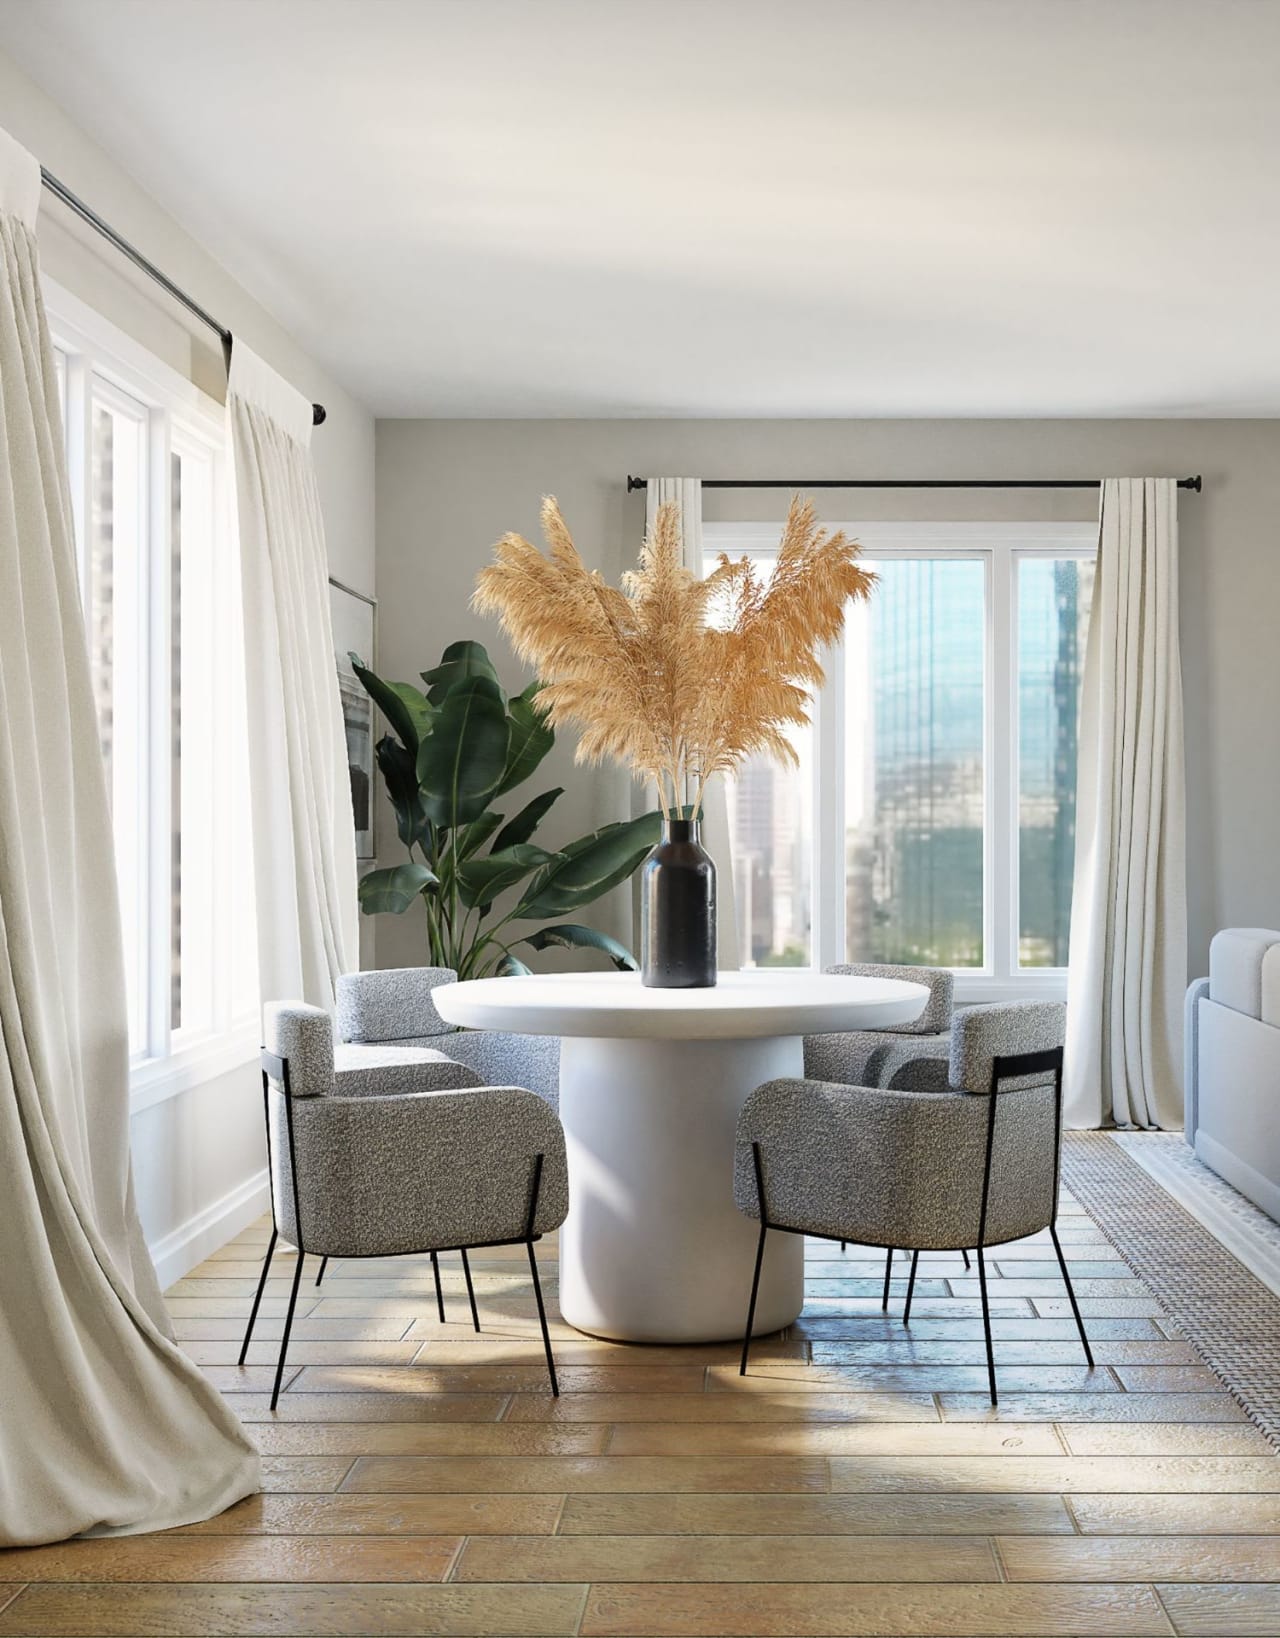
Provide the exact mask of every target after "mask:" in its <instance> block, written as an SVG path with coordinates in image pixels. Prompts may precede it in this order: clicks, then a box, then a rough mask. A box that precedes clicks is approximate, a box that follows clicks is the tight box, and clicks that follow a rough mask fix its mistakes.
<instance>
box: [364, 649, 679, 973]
mask: <svg viewBox="0 0 1280 1638" xmlns="http://www.w3.org/2000/svg"><path fill="white" fill-rule="evenodd" d="M351 663H352V665H353V666H354V667H355V673H356V676H357V677H359V679H360V681H361V683H362V684H363V685H364V688H365V690H366V692H367V693H368V694H369V696H370V698H371V699H372V700H373V701H374V703H375V704H376V705H377V706H378V708H379V710H380V711H381V712H382V714H383V716H384V717H385V718H386V720H387V723H388V725H389V727H390V728H391V733H390V734H387V735H386V736H385V737H384V738H382V739H381V740H379V741H378V745H377V748H376V755H377V759H378V768H379V770H380V771H381V773H382V778H383V781H384V783H385V784H386V787H387V794H388V796H389V797H390V798H391V804H392V806H393V807H394V809H395V814H396V829H397V831H398V832H399V835H400V840H401V841H402V842H403V843H404V845H405V847H406V848H407V849H408V852H409V860H408V863H406V864H400V865H394V866H392V867H391V868H390V869H385V870H372V871H370V872H369V874H368V875H367V876H365V877H364V879H363V880H362V881H361V883H360V906H361V909H362V910H363V911H364V912H365V914H366V915H375V914H378V913H380V912H383V911H393V912H395V913H396V914H403V913H404V911H406V910H408V909H409V907H410V906H411V905H412V904H413V903H414V902H415V901H416V900H418V899H421V900H422V902H423V904H424V905H425V907H426V914H427V942H428V948H429V951H430V959H431V961H432V962H433V963H434V964H435V965H437V966H441V967H452V968H453V969H454V971H455V972H456V973H457V974H458V977H459V978H483V977H485V976H487V975H489V974H491V973H498V974H509V973H524V972H528V971H529V969H528V967H527V966H526V965H525V964H524V962H523V961H521V960H520V959H519V957H518V956H515V955H513V954H512V947H513V946H514V945H521V944H523V945H528V946H529V948H531V949H534V950H545V949H547V948H548V947H549V946H552V945H561V946H566V947H576V948H582V949H592V950H600V951H602V952H603V953H604V954H605V955H607V956H608V957H609V959H610V960H611V961H612V962H613V964H614V965H615V966H616V967H618V968H621V969H623V970H625V971H634V969H635V966H636V963H635V959H634V957H633V956H632V955H631V953H630V951H629V950H627V949H626V948H625V947H624V946H623V945H621V944H619V943H618V941H617V940H616V939H612V938H610V937H608V935H607V934H605V933H599V932H596V931H595V929H594V928H591V927H585V926H583V925H582V924H581V923H579V922H574V921H558V922H554V923H553V924H552V925H550V926H546V927H539V928H538V929H537V930H536V931H535V932H532V933H521V932H519V931H518V929H516V928H515V927H513V926H512V924H513V923H517V922H527V921H541V920H543V919H544V918H546V917H557V916H565V915H571V914H572V913H573V912H574V911H576V910H580V909H581V908H582V907H583V906H584V905H588V904H590V903H592V902H593V900H595V899H598V898H599V897H600V896H601V895H602V894H603V893H607V892H608V891H609V889H610V888H612V887H616V886H617V885H618V884H619V883H620V882H623V881H625V880H626V879H627V877H628V876H630V875H631V873H632V871H633V870H635V868H636V866H637V865H638V864H639V863H640V861H641V860H642V859H643V858H644V856H645V854H646V853H648V851H649V849H650V848H651V847H652V846H653V845H654V843H655V842H656V841H657V840H658V837H659V835H660V832H661V819H660V816H659V815H658V814H657V813H650V814H645V815H644V816H643V817H642V818H639V819H629V820H625V821H622V822H620V823H617V824H611V825H605V826H604V827H603V828H602V829H600V830H596V831H592V832H591V834H590V835H589V836H583V837H580V838H579V839H578V840H577V841H576V842H570V843H569V844H568V845H567V846H566V847H563V848H561V849H559V850H558V851H557V852H549V851H547V850H546V849H545V848H542V847H539V846H538V845H537V844H536V843H535V842H534V841H533V840H532V837H533V834H534V832H535V831H536V830H537V828H538V826H539V824H540V823H541V822H542V820H543V819H544V818H545V816H546V814H547V812H548V810H549V809H550V808H551V806H552V805H553V803H554V802H555V801H556V799H557V798H558V797H559V796H560V795H561V794H562V787H556V788H555V789H553V790H547V791H543V792H542V793H541V794H540V795H538V796H535V797H533V798H532V800H531V801H528V802H526V803H525V804H524V806H523V807H521V808H520V809H519V811H518V812H517V813H515V814H514V815H513V817H512V818H510V819H508V818H507V817H506V814H505V813H499V812H496V811H495V809H494V807H493V806H492V804H493V803H495V802H498V801H499V800H501V798H503V797H505V796H507V795H508V794H509V793H510V792H512V791H513V790H514V789H515V787H516V786H517V785H522V784H523V783H524V782H525V780H526V779H528V778H529V777H530V775H531V774H532V773H533V772H534V770H535V769H536V768H537V767H538V765H539V763H540V762H541V761H542V759H543V758H544V757H545V756H546V754H547V752H548V751H549V750H550V749H551V747H552V745H553V744H554V743H555V731H554V730H553V729H552V728H551V727H550V726H549V724H548V722H547V717H546V712H545V711H543V710H542V709H541V708H540V707H539V705H538V703H537V694H538V684H537V683H536V682H534V683H530V685H529V687H528V688H526V689H525V690H524V692H523V693H520V694H516V695H513V696H510V697H509V696H508V695H507V694H506V693H505V692H504V690H503V688H502V685H501V684H500V683H499V681H498V674H497V672H496V671H495V670H494V668H493V663H492V661H491V660H490V659H489V656H488V654H487V653H486V652H485V649H484V647H483V646H482V645H481V644H480V643H472V642H461V643H451V644H450V645H449V647H448V648H446V649H445V651H444V653H443V655H442V656H441V659H440V664H439V665H437V666H435V667H433V668H432V669H431V670H430V671H424V672H423V673H422V680H423V682H424V683H425V684H426V692H425V693H423V691H422V690H421V689H420V688H417V687H416V686H415V685H413V684H412V683H402V682H386V681H384V680H383V678H381V677H379V676H377V675H375V673H374V672H372V671H370V670H369V669H368V667H367V666H365V665H363V664H362V663H361V662H360V660H359V658H358V657H357V656H356V655H354V654H353V655H352V656H351ZM512 890H517V896H516V899H515V903H514V904H513V905H512V906H511V908H510V909H506V910H504V911H503V912H502V913H501V914H499V913H498V912H497V910H496V901H497V899H498V897H499V895H501V894H504V893H508V892H510V891H512Z"/></svg>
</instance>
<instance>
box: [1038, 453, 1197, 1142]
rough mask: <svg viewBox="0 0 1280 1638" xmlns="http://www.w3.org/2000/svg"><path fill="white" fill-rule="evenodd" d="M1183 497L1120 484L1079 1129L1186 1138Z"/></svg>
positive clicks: (1088, 893)
mask: <svg viewBox="0 0 1280 1638" xmlns="http://www.w3.org/2000/svg"><path fill="white" fill-rule="evenodd" d="M1177 497H1178V492H1177V486H1176V484H1175V482H1174V480H1173V479H1172V478H1108V479H1107V481H1106V482H1105V483H1104V484H1103V486H1102V507H1101V513H1100V517H1099V535H1098V569H1097V577H1096V579H1095V581H1094V593H1093V610H1092V615H1091V618H1090V623H1089V642H1088V648H1087V651H1086V655H1085V668H1084V686H1083V689H1082V693H1081V701H1080V735H1079V774H1078V787H1077V797H1076V864H1075V887H1074V895H1073V898H1072V909H1071V953H1070V968H1069V973H1068V982H1067V1060H1066V1120H1067V1124H1068V1125H1070V1126H1099V1125H1102V1124H1103V1123H1104V1122H1105V1121H1108V1120H1114V1121H1115V1122H1116V1124H1117V1125H1121V1126H1159V1127H1179V1126H1181V1125H1182V1092H1181V1070H1182V1033H1181V1026H1182V995H1183V991H1184V989H1185V987H1186V982H1187V913H1186V862H1185V838H1184V817H1185V814H1184V807H1185V789H1184V775H1183V740H1182V673H1181V667H1180V663H1179V658H1178V510H1177V506H1178V498H1177Z"/></svg>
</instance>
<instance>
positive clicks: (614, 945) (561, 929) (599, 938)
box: [516, 921, 640, 973]
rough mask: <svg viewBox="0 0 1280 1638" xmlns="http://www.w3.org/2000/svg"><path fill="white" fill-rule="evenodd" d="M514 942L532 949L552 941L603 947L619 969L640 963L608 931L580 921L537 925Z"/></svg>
mask: <svg viewBox="0 0 1280 1638" xmlns="http://www.w3.org/2000/svg"><path fill="white" fill-rule="evenodd" d="M516 943H517V944H527V945H529V946H530V947H531V948H532V949H534V950H547V949H550V948H551V946H552V945H556V946H558V947H559V948H560V949H563V950H602V951H603V952H604V954H605V955H607V956H608V957H609V960H610V961H612V962H613V964H614V966H615V967H616V968H617V969H618V971H619V972H620V973H636V972H639V971H640V963H639V962H638V961H637V960H636V958H635V957H634V956H633V955H632V954H631V951H630V950H628V949H627V947H626V945H625V944H619V943H618V941H617V939H616V938H610V937H609V935H608V933H597V932H596V930H595V928H594V927H583V926H582V924H581V923H580V922H576V921H562V922H559V923H557V925H556V926H554V927H539V929H538V931H537V932H536V933H530V934H529V936H528V938H518V939H517V940H516Z"/></svg>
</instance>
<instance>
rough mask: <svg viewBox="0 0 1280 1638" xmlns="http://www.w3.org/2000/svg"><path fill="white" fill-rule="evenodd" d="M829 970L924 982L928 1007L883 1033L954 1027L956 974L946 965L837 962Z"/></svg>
mask: <svg viewBox="0 0 1280 1638" xmlns="http://www.w3.org/2000/svg"><path fill="white" fill-rule="evenodd" d="M825 971H827V972H829V973H843V974H845V975H846V976H848V977H852V978H900V979H903V980H905V982H906V983H908V984H923V985H924V986H925V987H926V989H927V990H928V991H929V999H928V1001H927V1002H926V1003H925V1007H924V1011H923V1012H922V1013H921V1014H920V1016H919V1017H918V1018H915V1019H913V1020H912V1021H911V1023H909V1024H895V1025H893V1026H892V1027H887V1026H886V1027H885V1028H884V1029H881V1030H879V1031H877V1033H878V1034H882V1035H941V1034H942V1033H943V1031H945V1030H948V1029H950V1028H951V1009H952V1004H953V1000H954V996H955V986H956V981H955V975H954V974H953V973H950V972H948V971H947V969H946V968H945V967H891V966H885V965H876V964H875V963H872V962H853V963H850V962H837V963H836V964H835V965H834V966H831V967H827V968H826V969H825Z"/></svg>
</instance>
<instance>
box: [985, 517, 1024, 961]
mask: <svg viewBox="0 0 1280 1638" xmlns="http://www.w3.org/2000/svg"><path fill="white" fill-rule="evenodd" d="M1014 566H1015V558H1014V554H1013V553H1012V551H1010V550H1009V548H1008V547H1007V546H997V547H996V548H995V550H994V551H993V553H992V557H991V571H990V572H991V581H990V589H989V592H988V596H989V598H990V623H989V627H988V630H989V633H990V639H991V642H990V653H989V657H988V662H987V679H988V708H987V732H988V746H989V750H988V773H987V797H988V806H987V822H986V827H985V828H986V858H987V870H988V880H987V892H986V901H987V915H988V922H987V926H988V938H989V940H990V943H989V945H988V949H987V959H986V963H985V965H986V968H987V971H988V972H989V973H990V974H991V976H992V977H993V978H995V979H999V980H1001V981H1004V980H1007V979H1008V978H1009V977H1010V976H1011V975H1012V973H1013V972H1014V971H1015V955H1016V950H1017V933H1016V929H1015V927H1014V918H1015V917H1016V915H1017V894H1016V891H1015V881H1016V874H1017V851H1018V830H1017V825H1016V824H1015V823H1014V822H1013V802H1014V774H1013V765H1014V745H1015V735H1016V733H1017V701H1016V692H1017V667H1016V665H1015V664H1014V655H1013V641H1014V621H1013V587H1012V579H1013V574H1014Z"/></svg>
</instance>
